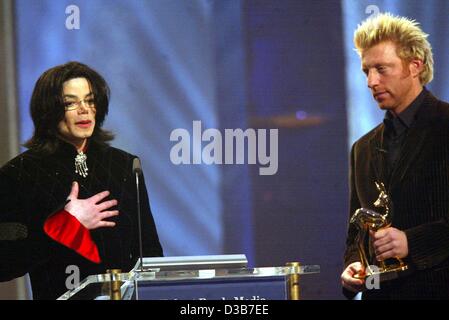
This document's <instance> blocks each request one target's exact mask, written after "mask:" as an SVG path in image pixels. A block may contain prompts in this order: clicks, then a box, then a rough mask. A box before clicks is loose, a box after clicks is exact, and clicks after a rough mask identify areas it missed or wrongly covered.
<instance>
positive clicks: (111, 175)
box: [0, 62, 163, 299]
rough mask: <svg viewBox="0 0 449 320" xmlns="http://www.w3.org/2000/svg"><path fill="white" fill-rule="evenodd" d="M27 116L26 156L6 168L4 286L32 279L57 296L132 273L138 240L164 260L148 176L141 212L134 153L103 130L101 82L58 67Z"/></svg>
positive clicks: (0, 211) (85, 70)
mask: <svg viewBox="0 0 449 320" xmlns="http://www.w3.org/2000/svg"><path fill="white" fill-rule="evenodd" d="M30 110H31V116H32V119H33V123H34V134H33V136H32V137H31V139H30V140H28V142H27V143H26V144H25V146H26V147H28V150H27V151H25V152H23V153H22V154H20V155H18V156H17V157H15V158H14V159H12V160H10V161H9V162H8V163H6V164H5V165H4V166H3V167H1V168H0V257H1V258H0V281H7V280H11V279H14V278H16V277H19V276H22V275H24V274H26V273H29V274H30V280H31V285H32V290H33V298H34V299H56V298H58V297H60V296H61V295H62V294H63V293H65V292H66V291H67V290H69V289H73V288H74V287H76V284H77V283H78V282H79V281H81V280H83V279H84V278H86V277H87V276H89V275H93V274H100V273H106V270H107V269H121V270H122V271H123V272H127V271H129V270H130V269H131V268H132V267H133V266H134V265H135V263H136V261H137V259H138V257H139V255H140V245H139V244H140V238H141V239H142V253H143V255H145V256H162V255H163V250H162V246H161V244H160V241H159V236H158V233H157V229H156V224H155V222H154V219H153V216H152V213H151V209H150V203H149V200H148V195H147V192H146V187H145V182H144V177H143V175H142V177H141V181H142V184H141V189H140V193H141V194H140V204H141V207H142V210H141V216H140V219H139V217H138V216H137V213H138V210H137V204H136V203H137V196H138V195H137V191H136V188H135V176H134V174H133V172H132V171H133V169H132V168H133V162H134V159H135V158H136V156H135V155H132V154H130V153H128V152H125V151H123V150H120V149H117V148H114V147H112V146H110V145H109V142H110V141H111V140H112V139H113V135H112V134H111V133H110V132H109V131H106V130H104V129H103V128H102V124H103V121H104V120H105V117H106V115H107V113H108V110H109V87H108V85H107V83H106V81H105V80H104V78H103V77H102V76H101V75H100V74H99V73H98V72H96V71H95V70H93V69H92V68H90V67H89V66H87V65H85V64H82V63H79V62H69V63H66V64H63V65H59V66H55V67H53V68H51V69H49V70H47V71H45V72H44V73H43V74H42V75H41V77H40V78H39V79H38V81H37V82H36V85H35V87H34V90H33V95H32V97H31V103H30ZM139 220H140V221H141V224H140V225H141V227H142V228H141V231H142V232H141V237H140V232H139V222H138V221H139ZM73 270H76V272H74V271H73ZM76 278H78V279H76ZM72 280H73V281H72Z"/></svg>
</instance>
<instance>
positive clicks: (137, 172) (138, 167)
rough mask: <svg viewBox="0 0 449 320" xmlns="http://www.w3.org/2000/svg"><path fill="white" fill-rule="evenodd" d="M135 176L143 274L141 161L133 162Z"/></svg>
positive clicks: (136, 159)
mask: <svg viewBox="0 0 449 320" xmlns="http://www.w3.org/2000/svg"><path fill="white" fill-rule="evenodd" d="M133 174H134V175H135V176H136V191H137V225H138V229H139V253H140V271H142V272H143V249H142V221H141V219H140V187H139V186H140V183H139V176H140V175H141V174H142V166H141V165H140V159H139V158H137V157H136V158H134V160H133Z"/></svg>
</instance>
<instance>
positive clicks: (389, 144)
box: [383, 88, 428, 176]
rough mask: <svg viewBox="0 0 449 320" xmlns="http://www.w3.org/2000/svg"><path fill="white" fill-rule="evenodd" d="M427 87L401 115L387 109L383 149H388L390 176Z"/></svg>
mask: <svg viewBox="0 0 449 320" xmlns="http://www.w3.org/2000/svg"><path fill="white" fill-rule="evenodd" d="M427 92H428V91H427V90H426V88H423V90H422V91H421V93H420V94H419V95H418V96H417V97H416V98H415V100H413V102H412V103H411V104H410V105H409V106H408V107H407V108H405V110H404V111H402V112H401V113H400V114H399V115H397V116H395V115H394V114H393V113H392V112H391V111H387V112H386V113H385V117H384V121H383V122H384V125H385V130H384V138H383V149H384V150H386V157H385V160H386V170H387V175H388V176H389V175H390V174H391V172H392V171H393V169H394V167H395V165H396V162H397V161H398V159H399V154H400V152H401V148H402V146H403V144H404V141H405V138H406V137H407V133H408V129H409V128H410V126H411V125H412V124H413V122H414V120H415V116H416V113H417V111H418V109H419V107H420V106H421V104H422V102H423V101H424V98H425V96H426V95H427Z"/></svg>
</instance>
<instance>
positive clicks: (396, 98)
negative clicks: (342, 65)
mask: <svg viewBox="0 0 449 320" xmlns="http://www.w3.org/2000/svg"><path fill="white" fill-rule="evenodd" d="M422 66H423V64H422V61H420V60H412V61H411V62H403V61H402V60H401V58H399V57H398V55H397V53H396V45H395V44H394V43H393V42H391V41H387V42H381V43H379V44H377V45H375V46H373V47H371V48H369V49H367V50H365V51H364V52H363V53H362V70H363V72H364V73H365V74H366V76H367V82H368V87H369V88H370V89H371V93H372V95H373V97H374V99H375V100H376V101H377V104H378V105H379V107H380V108H381V109H383V110H390V111H392V112H393V113H394V114H399V113H401V112H402V111H404V109H405V108H407V107H408V106H409V105H410V103H412V102H413V100H414V99H415V98H416V97H417V96H418V94H419V93H420V92H421V90H422V85H421V83H420V81H419V74H420V72H421V71H422Z"/></svg>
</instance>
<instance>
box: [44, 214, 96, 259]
mask: <svg viewBox="0 0 449 320" xmlns="http://www.w3.org/2000/svg"><path fill="white" fill-rule="evenodd" d="M44 231H45V233H46V234H47V235H48V236H49V237H50V238H52V239H53V240H55V241H57V242H59V243H61V244H63V245H64V246H66V247H68V248H70V249H72V250H75V251H76V252H77V253H78V254H80V255H82V256H83V257H84V258H86V259H88V260H90V261H92V262H94V263H100V262H101V259H100V254H99V253H98V248H97V245H96V244H95V242H94V241H93V240H92V238H91V236H90V232H89V230H88V229H87V228H86V227H84V226H83V225H82V224H81V223H80V222H79V221H78V219H76V218H75V217H74V216H72V215H71V214H70V213H69V212H67V211H65V210H64V209H63V210H61V211H59V212H57V213H55V214H53V215H51V216H50V217H49V218H48V219H47V220H46V221H45V224H44Z"/></svg>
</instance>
